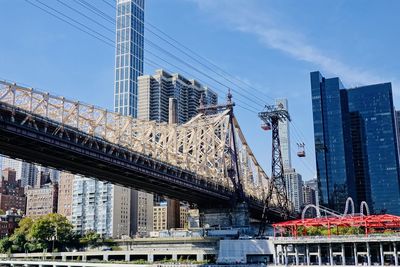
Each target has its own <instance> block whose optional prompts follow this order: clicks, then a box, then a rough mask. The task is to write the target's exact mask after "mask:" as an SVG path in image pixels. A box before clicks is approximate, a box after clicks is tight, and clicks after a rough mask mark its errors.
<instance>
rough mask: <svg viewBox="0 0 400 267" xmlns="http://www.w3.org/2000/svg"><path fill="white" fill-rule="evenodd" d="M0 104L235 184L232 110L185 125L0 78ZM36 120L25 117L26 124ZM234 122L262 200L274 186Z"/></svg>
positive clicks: (249, 190)
mask: <svg viewBox="0 0 400 267" xmlns="http://www.w3.org/2000/svg"><path fill="white" fill-rule="evenodd" d="M0 102H4V103H6V104H8V105H11V106H14V107H15V108H19V109H23V110H26V111H27V112H29V113H32V114H34V115H38V116H42V117H45V118H48V119H50V120H52V121H55V122H58V123H60V126H59V128H58V129H57V130H56V131H55V132H54V133H53V134H58V133H59V132H62V130H63V127H64V126H68V127H74V128H76V129H77V130H79V131H82V132H85V133H87V134H90V135H92V136H95V137H97V138H102V139H104V140H106V141H108V142H111V143H114V144H115V145H116V146H122V147H125V148H127V149H130V150H132V151H135V152H138V153H141V154H143V155H147V156H150V157H152V158H154V159H156V160H160V161H162V162H165V163H168V164H171V165H173V166H176V167H179V168H182V169H184V170H188V171H191V172H194V173H196V174H197V175H199V176H202V177H203V178H204V179H205V180H207V181H209V182H211V183H215V184H218V185H222V186H224V187H227V188H232V187H233V185H232V182H231V181H230V180H229V178H228V175H227V173H226V171H227V166H228V164H229V163H230V162H231V158H230V157H231V155H230V154H229V153H225V152H226V151H227V149H228V147H229V145H230V144H229V143H228V140H230V136H229V135H230V131H229V127H230V125H229V122H230V118H229V116H230V115H229V111H228V110H227V111H225V112H222V113H219V114H214V115H204V114H199V115H197V116H196V117H194V118H193V119H191V120H190V121H189V122H187V123H185V124H183V125H177V124H167V123H157V122H154V121H144V120H139V119H135V118H132V117H129V116H122V115H120V114H118V113H115V112H110V111H107V110H105V109H101V108H98V107H95V106H93V105H88V104H85V103H82V102H79V101H72V100H69V99H66V98H64V97H58V96H53V95H50V94H48V93H44V92H40V91H36V90H33V89H30V88H25V87H21V86H17V85H15V84H10V83H6V82H0ZM32 120H33V118H32V116H30V115H27V117H26V118H25V120H24V121H23V122H22V123H28V122H29V123H30V122H32ZM231 121H232V122H233V124H234V125H233V126H234V129H235V131H236V132H235V133H236V134H235V136H236V138H237V140H236V141H237V144H238V159H239V161H240V177H241V183H242V185H243V190H244V192H245V194H246V195H247V196H250V197H252V198H255V199H259V200H264V198H265V196H266V192H267V191H268V190H270V189H271V188H272V187H271V186H270V185H269V183H270V179H269V177H268V176H267V175H266V173H265V172H264V171H263V169H262V168H261V166H260V164H259V163H258V161H257V159H256V158H255V156H254V154H253V152H252V151H251V149H250V148H249V146H248V143H247V141H246V139H245V138H244V135H243V133H242V131H241V129H240V126H239V124H238V122H237V120H236V118H233V119H232V120H231ZM273 199H274V200H277V198H273ZM278 204H279V201H274V203H271V206H273V207H279V205H278Z"/></svg>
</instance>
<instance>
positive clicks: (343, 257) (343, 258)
mask: <svg viewBox="0 0 400 267" xmlns="http://www.w3.org/2000/svg"><path fill="white" fill-rule="evenodd" d="M341 254H342V255H341V256H342V265H343V266H344V265H346V254H345V250H344V244H343V243H342V253H341Z"/></svg>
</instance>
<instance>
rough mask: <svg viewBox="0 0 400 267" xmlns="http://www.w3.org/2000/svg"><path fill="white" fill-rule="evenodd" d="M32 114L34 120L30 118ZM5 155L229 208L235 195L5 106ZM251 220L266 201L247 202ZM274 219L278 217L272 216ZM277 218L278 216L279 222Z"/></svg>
mask: <svg viewBox="0 0 400 267" xmlns="http://www.w3.org/2000/svg"><path fill="white" fill-rule="evenodd" d="M27 116H30V117H28V118H29V119H28V120H27V119H26V118H27ZM0 153H1V154H4V155H7V156H9V157H12V158H18V159H23V160H26V161H29V162H33V163H38V164H41V165H44V166H50V167H53V168H56V169H59V170H65V171H69V172H71V173H75V174H80V175H83V176H87V177H96V178H97V179H99V180H103V181H108V182H111V183H114V184H119V185H122V186H126V187H130V188H134V189H138V190H142V191H146V192H151V193H157V194H161V195H165V196H168V197H170V198H174V199H179V200H186V201H189V202H192V203H196V204H198V205H199V207H200V208H205V209H206V208H209V207H212V208H229V207H231V205H232V198H233V196H234V192H233V191H231V190H228V189H226V188H224V187H222V186H217V185H215V184H213V183H210V182H207V181H205V180H203V179H201V177H198V176H197V175H196V174H194V173H191V172H189V171H186V170H182V169H180V168H177V167H174V166H171V165H169V164H166V163H163V162H160V161H157V160H154V159H152V158H150V157H148V156H145V155H142V154H139V153H135V152H132V151H130V150H128V149H126V148H124V147H119V146H116V145H115V144H112V143H110V142H107V141H105V140H103V139H100V138H97V137H94V136H91V135H88V134H86V133H84V132H80V131H77V130H76V129H75V128H72V127H67V126H63V125H61V124H60V123H58V122H54V121H50V120H48V119H46V118H44V117H40V116H37V115H33V114H30V113H28V112H26V111H24V110H21V109H16V108H14V107H12V106H9V105H7V104H3V103H1V104H0ZM247 202H248V204H249V211H250V217H251V218H253V219H258V218H260V217H261V213H262V208H263V203H261V202H259V201H256V200H254V199H251V198H248V199H247ZM270 216H271V217H273V218H274V219H273V221H276V220H279V215H278V214H275V213H272V214H271V215H270ZM275 217H276V218H275Z"/></svg>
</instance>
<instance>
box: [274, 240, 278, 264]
mask: <svg viewBox="0 0 400 267" xmlns="http://www.w3.org/2000/svg"><path fill="white" fill-rule="evenodd" d="M274 264H275V265H278V264H279V262H278V246H277V245H275V244H274Z"/></svg>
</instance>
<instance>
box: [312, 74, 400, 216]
mask: <svg viewBox="0 0 400 267" xmlns="http://www.w3.org/2000/svg"><path fill="white" fill-rule="evenodd" d="M311 91H312V101H313V116H314V138H315V150H316V161H317V175H318V185H319V186H318V187H319V197H320V204H321V205H324V206H328V207H330V208H332V209H335V210H337V211H339V212H342V211H343V209H344V206H345V201H346V198H347V197H348V196H351V197H352V198H353V199H354V200H355V202H356V203H360V202H361V201H367V203H368V205H369V207H370V209H371V210H372V211H373V212H374V213H381V212H386V213H392V214H400V188H399V162H398V152H397V139H396V124H395V114H394V112H395V111H394V108H393V97H392V88H391V84H390V83H384V84H376V85H369V86H362V87H357V88H352V89H345V88H344V86H343V85H342V83H341V82H340V80H339V79H338V78H330V79H325V78H324V77H322V75H321V74H320V73H319V72H312V73H311ZM357 206H358V205H357Z"/></svg>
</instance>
